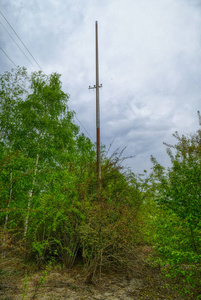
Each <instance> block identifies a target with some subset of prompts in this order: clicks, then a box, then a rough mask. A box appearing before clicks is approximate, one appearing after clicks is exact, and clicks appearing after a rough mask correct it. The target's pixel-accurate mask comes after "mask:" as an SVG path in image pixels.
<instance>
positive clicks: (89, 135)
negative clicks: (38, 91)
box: [0, 11, 95, 143]
mask: <svg viewBox="0 0 201 300" xmlns="http://www.w3.org/2000/svg"><path fill="white" fill-rule="evenodd" d="M0 14H1V15H2V16H3V18H4V19H5V21H6V22H7V23H8V25H9V26H10V28H11V29H12V31H13V32H14V33H15V35H16V36H17V38H18V39H19V40H20V42H21V43H22V45H23V46H24V48H25V49H26V50H27V52H28V53H29V54H30V56H31V57H32V58H33V60H34V61H35V63H36V64H37V66H38V67H39V68H40V70H41V71H42V72H43V73H44V71H43V69H42V68H41V66H40V65H39V64H38V62H37V61H36V59H35V58H34V56H33V55H32V54H31V52H30V51H29V49H28V48H27V47H26V45H25V44H24V43H23V41H22V40H21V38H20V37H19V35H18V34H17V32H16V31H15V29H14V28H13V27H12V25H11V24H10V23H9V21H8V20H7V18H6V17H5V16H4V14H3V13H2V12H1V11H0ZM0 23H1V22H0ZM1 25H2V26H3V28H4V29H5V31H6V32H7V33H8V34H9V36H10V37H11V39H12V40H13V41H14V43H15V44H16V45H17V47H18V48H19V49H20V51H21V52H22V53H23V54H24V56H25V57H26V58H27V60H28V61H29V62H30V63H31V65H32V66H33V64H32V62H31V61H30V59H29V58H28V57H27V55H26V54H25V53H24V51H23V50H22V49H21V47H20V46H19V45H18V44H17V42H16V41H15V39H14V38H13V37H12V36H11V34H10V33H9V32H8V30H7V29H6V28H5V27H4V25H3V24H2V23H1ZM0 49H1V50H2V52H3V53H4V54H5V55H6V56H7V58H8V59H9V60H10V61H11V62H12V63H13V65H14V66H15V67H17V66H16V64H15V63H14V62H13V61H12V59H11V58H10V57H9V56H8V55H7V54H6V52H5V51H4V50H3V49H2V48H0ZM33 67H34V66H33ZM44 74H45V73H44ZM75 118H76V120H77V121H78V122H79V123H80V125H81V127H82V128H83V129H84V131H85V132H86V133H87V135H88V136H89V138H90V139H91V140H92V141H93V142H94V143H95V141H94V139H93V138H92V137H91V135H90V134H89V132H88V131H87V130H86V128H85V127H84V125H83V124H82V123H81V121H80V120H79V119H78V117H77V116H76V115H75Z"/></svg>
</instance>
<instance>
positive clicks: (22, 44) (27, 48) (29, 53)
mask: <svg viewBox="0 0 201 300" xmlns="http://www.w3.org/2000/svg"><path fill="white" fill-rule="evenodd" d="M0 14H1V15H2V16H3V18H4V19H5V21H6V22H7V23H8V25H9V26H10V28H11V29H12V31H13V32H14V33H15V35H16V36H17V37H18V39H19V40H20V42H21V43H22V45H23V46H24V48H25V49H26V50H27V52H28V53H29V54H30V56H31V57H32V58H33V60H34V61H35V63H36V64H37V66H38V67H39V69H40V70H41V71H43V69H42V68H41V66H40V65H39V64H38V62H37V61H36V59H35V58H34V56H33V55H32V54H31V52H30V51H29V49H28V48H27V47H26V45H25V44H24V43H23V41H22V40H21V38H20V37H19V35H18V34H17V32H16V31H15V29H14V28H13V27H12V25H11V24H10V23H9V21H8V20H7V18H6V17H5V16H4V14H3V13H2V12H1V11H0Z"/></svg>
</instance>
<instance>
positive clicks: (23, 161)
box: [0, 68, 142, 276]
mask: <svg viewBox="0 0 201 300" xmlns="http://www.w3.org/2000/svg"><path fill="white" fill-rule="evenodd" d="M0 97H1V103H0V132H1V143H0V167H1V173H0V201H1V211H0V225H1V233H2V244H3V245H4V247H3V248H6V246H8V245H10V244H11V245H18V247H16V249H18V248H19V250H20V251H22V252H23V255H24V257H25V258H26V260H29V261H30V260H31V261H34V262H35V263H36V265H38V266H41V265H42V264H45V263H47V262H48V261H49V260H51V259H54V260H55V261H57V262H60V263H62V264H63V265H64V266H65V267H67V268H70V267H72V266H73V265H74V264H75V263H76V260H77V259H81V260H82V261H83V262H84V263H85V266H87V268H88V270H89V271H88V274H89V276H91V274H95V272H96V270H97V269H99V268H100V267H104V266H107V265H110V266H112V265H115V266H117V265H122V264H123V262H124V261H126V256H127V254H128V252H130V249H132V247H133V245H134V242H136V240H137V239H138V227H137V215H138V211H139V207H140V204H141V203H142V195H141V192H140V190H139V188H138V186H137V185H135V184H134V183H135V182H136V178H135V175H134V174H132V173H131V172H125V173H123V172H121V171H120V169H121V160H122V157H121V154H122V153H114V154H113V155H112V156H111V157H110V158H107V157H106V154H105V153H104V150H103V151H102V166H101V168H102V181H101V189H100V188H99V187H98V186H97V178H96V155H95V150H94V145H93V144H92V142H91V141H90V140H89V139H88V138H86V137H85V136H84V135H83V134H80V133H79V128H78V126H77V125H75V123H74V121H73V117H74V112H72V111H70V110H69V109H68V100H69V95H67V94H65V93H64V92H63V91H62V86H61V81H60V75H58V74H52V75H50V76H46V75H44V74H42V73H41V72H37V73H33V74H31V75H29V74H28V73H27V71H26V70H25V69H23V68H18V69H16V70H12V72H6V73H5V74H3V75H1V77H0ZM11 245H10V246H11ZM20 247H21V248H20ZM128 249H129V251H128ZM124 257H125V259H124Z"/></svg>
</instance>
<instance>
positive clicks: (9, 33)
mask: <svg viewBox="0 0 201 300" xmlns="http://www.w3.org/2000/svg"><path fill="white" fill-rule="evenodd" d="M0 24H1V26H2V27H3V28H4V30H5V31H6V32H7V34H8V35H9V36H10V38H11V39H12V40H13V41H14V43H15V44H16V46H17V47H18V48H19V49H20V51H21V52H22V53H23V54H24V56H25V57H26V59H27V60H28V61H29V62H30V64H31V65H32V66H33V67H34V65H33V64H32V62H31V61H30V59H29V58H28V56H27V55H26V53H24V51H23V50H22V48H21V47H20V46H19V45H18V43H17V42H16V41H15V39H14V38H13V37H12V35H11V34H10V32H9V31H8V30H7V29H6V27H5V26H4V25H3V24H2V23H1V22H0ZM34 68H35V67H34ZM35 70H36V68H35Z"/></svg>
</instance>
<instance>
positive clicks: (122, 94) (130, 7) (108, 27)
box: [0, 0, 201, 173]
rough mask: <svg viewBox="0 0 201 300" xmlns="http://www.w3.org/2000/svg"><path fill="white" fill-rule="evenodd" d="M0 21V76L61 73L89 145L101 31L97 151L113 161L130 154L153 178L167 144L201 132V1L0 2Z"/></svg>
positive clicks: (163, 159)
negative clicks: (23, 70)
mask: <svg viewBox="0 0 201 300" xmlns="http://www.w3.org/2000/svg"><path fill="white" fill-rule="evenodd" d="M0 11H1V13H2V14H3V15H2V14H0V22H1V23H0V47H1V49H0V70H1V73H3V72H4V71H7V70H10V69H11V68H13V67H14V65H13V63H14V64H16V65H20V66H25V67H27V69H28V70H29V71H34V70H39V66H41V68H42V69H43V71H44V72H45V73H46V74H50V73H52V72H58V73H61V74H62V82H63V90H64V91H65V92H67V93H69V94H70V101H69V107H70V108H71V109H72V110H74V111H75V112H76V116H77V119H75V122H76V123H78V120H79V121H80V122H81V124H82V125H83V126H84V128H85V129H86V130H87V133H86V131H85V130H84V129H83V127H81V130H82V131H83V132H84V133H85V134H86V135H88V134H89V135H90V137H91V138H92V141H95V140H96V136H95V133H96V124H95V91H94V90H88V86H89V85H94V84H95V21H96V20H97V21H98V27H99V70H100V83H102V84H103V88H102V89H101V90H100V102H101V142H102V144H104V145H106V147H107V148H108V147H109V145H110V144H111V142H112V141H113V144H112V147H111V149H110V153H111V154H112V152H113V151H114V150H115V149H116V148H118V147H120V148H123V147H125V146H126V147H127V148H126V150H125V153H124V155H125V156H130V155H131V156H134V157H133V158H132V159H128V160H127V162H126V164H127V166H129V167H130V168H131V169H132V170H133V171H134V172H136V173H141V172H143V170H144V169H146V170H148V171H149V170H150V168H151V163H150V155H154V156H155V157H156V158H157V159H158V161H159V162H160V163H162V164H163V165H166V166H167V165H168V163H169V161H168V157H167V155H166V151H165V146H164V145H163V142H164V141H165V142H167V143H173V142H174V139H173V138H172V134H173V133H174V132H175V131H178V132H179V133H181V134H187V133H191V132H194V131H195V130H197V129H198V118H197V110H201V101H200V99H201V0H0ZM3 16H5V18H6V19H7V20H8V22H9V23H10V25H11V26H12V27H13V29H14V30H15V32H16V33H17V34H18V36H19V37H20V38H21V40H22V41H23V42H24V44H25V45H26V47H27V48H28V49H29V51H30V52H31V54H32V55H33V57H34V58H35V60H36V61H37V63H38V64H39V66H38V65H37V64H36V62H35V61H34V60H33V58H32V57H31V56H30V54H29V53H28V52H27V50H26V49H25V48H24V46H23V45H22V44H21V43H20V41H19V40H18V38H17V36H16V35H15V34H14V32H13V31H12V29H11V27H10V26H9V25H8V23H7V22H6V20H5V18H4V17H3ZM10 35H11V36H12V38H13V39H14V40H15V42H14V41H13V39H12V38H11V36H10ZM16 43H17V44H18V45H19V47H20V48H21V50H23V52H24V53H22V51H21V50H20V49H19V48H18V47H17V46H16ZM3 51H4V52H3ZM5 53H6V54H7V56H8V57H9V58H10V60H9V58H8V57H7V56H6V55H5ZM24 54H26V56H27V57H28V59H29V60H28V59H27V57H26V56H25V55H24ZM11 60H12V61H13V63H12V62H11ZM30 61H31V63H32V64H31V63H30ZM78 125H80V124H79V123H78Z"/></svg>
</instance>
